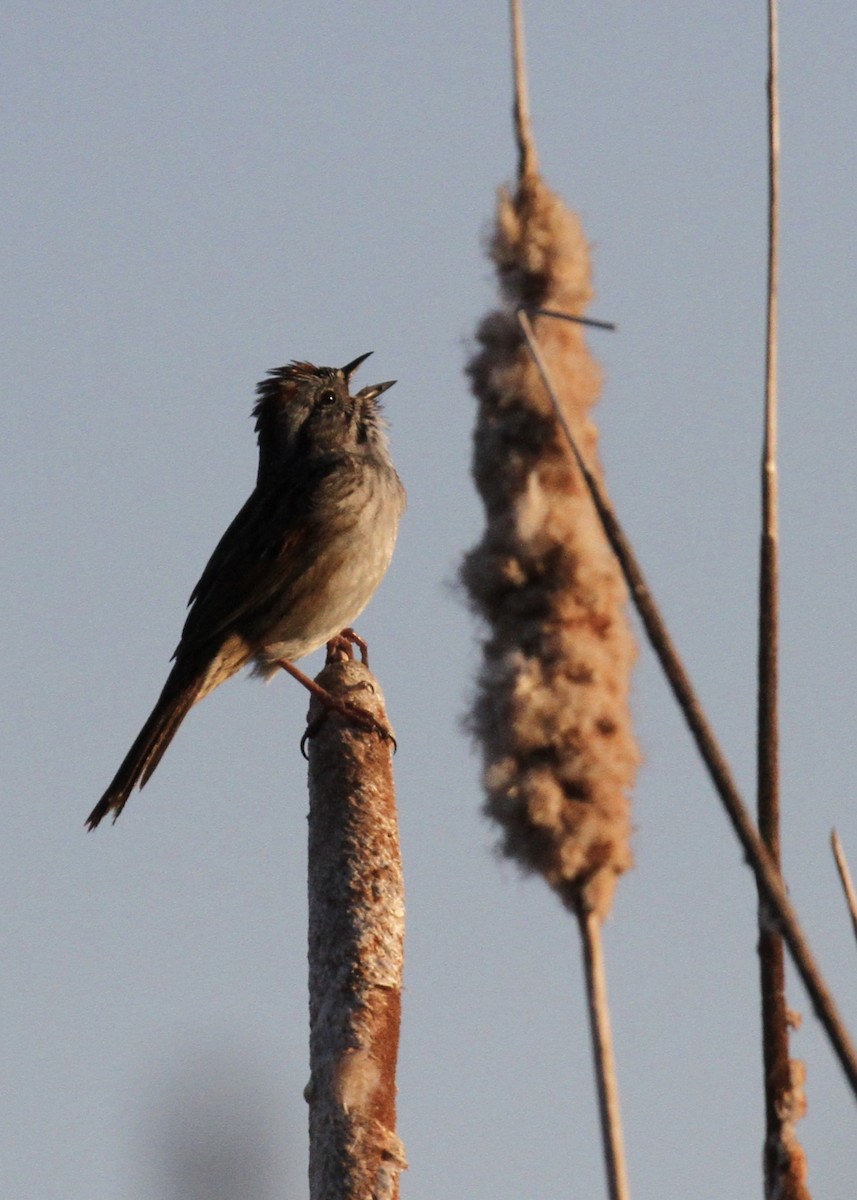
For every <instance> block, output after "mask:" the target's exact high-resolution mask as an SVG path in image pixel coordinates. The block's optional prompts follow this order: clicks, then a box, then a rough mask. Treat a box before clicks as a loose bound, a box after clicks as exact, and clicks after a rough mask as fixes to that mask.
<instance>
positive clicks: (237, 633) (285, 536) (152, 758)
mask: <svg viewBox="0 0 857 1200" xmlns="http://www.w3.org/2000/svg"><path fill="white" fill-rule="evenodd" d="M370 353H371V351H370ZM368 357H369V354H362V355H361V356H360V357H359V358H355V359H354V360H353V362H350V363H348V364H346V366H344V367H339V368H335V367H316V366H314V365H313V364H312V363H309V362H300V361H297V360H295V361H292V362H291V363H289V365H288V366H285V367H278V368H276V369H275V370H273V371H269V372H268V376H267V378H265V379H264V380H263V381H262V382H261V383H260V384H258V386H257V389H256V391H257V399H256V404H255V406H254V408H253V416H254V417H255V419H256V434H257V440H258V445H259V469H258V474H257V477H256V486H255V487H254V489H253V491H252V493H251V494H250V497H249V499H248V500H247V502H246V503H245V505H244V507H243V508H242V509H241V511H240V512H239V513H238V515H237V516H236V517H235V519H234V521H233V522H232V524H231V525H230V526H229V528H228V529H227V530H226V532H225V533H224V535H223V537H222V538H221V539H220V541H219V542H218V544H217V546H216V548H215V550H214V553H213V554H212V556H211V558H210V559H209V560H208V564H207V566H206V568H205V570H204V571H203V572H202V575H201V576H200V578H199V582H198V583H197V585H196V587H195V588H194V589H193V592H192V593H191V596H190V600H189V601H188V604H189V611H188V614H187V619H186V620H185V624H184V629H183V630H182V635H181V640H180V641H179V644H178V646H177V648H176V651H175V653H174V655H173V660H174V662H173V667H172V670H171V671H170V673H169V675H168V676H167V681H166V683H165V684H164V687H163V691H162V692H161V694H160V696H159V697H158V701H157V703H156V704H155V707H154V709H153V710H152V713H151V715H150V716H149V719H148V720H147V721H146V723H145V725H144V726H143V728H142V729H141V730H140V733H139V734H138V735H137V739H136V741H135V742H134V744H133V745H132V747H131V749H130V750H129V751H128V753H127V754H126V756H125V758H124V760H123V762H122V765H121V766H120V767H119V770H118V771H117V772H116V775H115V776H114V778H113V780H112V782H111V784H110V786H109V787H108V788H107V790H106V792H105V793H104V795H103V796H102V797H101V799H100V800H99V801H98V803H97V804H96V806H95V808H94V809H93V810H92V812H91V813H90V815H89V817H88V819H87V822H86V825H87V828H88V829H94V828H95V827H96V826H97V825H98V823H99V822H100V821H101V820H103V818H104V817H105V816H107V815H108V813H112V814H113V820H114V822H115V820H116V818H117V817H118V816H119V814H120V813H121V811H122V809H123V807H124V805H125V803H126V801H127V800H128V797H129V796H130V794H131V792H132V791H133V790H134V788H135V787H136V786H137V785H139V786H140V787H141V788H142V787H143V785H144V784H145V783H146V782H147V780H148V779H149V778H150V776H151V774H152V772H153V771H154V770H155V768H156V767H157V765H158V763H159V762H160V761H161V758H162V757H163V754H164V751H165V750H166V749H167V747H168V746H169V744H170V742H171V741H172V739H173V738H174V737H175V735H176V732H177V731H178V728H179V726H180V725H181V723H182V721H183V720H184V718H185V717H186V716H187V714H188V712H189V711H190V709H191V708H192V707H193V705H194V704H197V703H198V702H199V701H200V700H202V699H203V697H204V696H207V695H208V694H209V692H212V691H213V690H214V689H215V688H216V687H218V686H219V685H220V684H221V683H223V682H224V681H225V680H227V679H229V678H230V676H232V675H234V674H236V672H238V671H240V670H241V669H242V668H243V667H245V666H246V665H248V664H252V665H253V669H254V673H255V674H258V675H261V676H262V677H264V678H269V677H270V676H271V675H273V674H274V673H275V672H276V671H277V670H278V669H279V668H280V667H284V668H285V669H286V670H289V671H290V672H291V673H292V674H295V675H296V676H297V677H298V678H305V677H302V676H301V673H300V672H299V671H298V670H297V668H293V667H292V666H291V664H292V662H293V660H295V659H300V658H303V657H304V656H305V655H307V654H310V653H312V651H313V650H317V649H318V648H319V647H320V646H323V645H324V644H325V643H326V642H330V641H331V640H333V639H334V638H336V637H337V636H338V635H339V634H340V633H341V631H343V630H348V631H349V632H350V629H349V627H350V626H351V625H352V624H353V622H354V621H355V620H356V619H357V617H358V616H359V615H360V613H361V612H362V611H363V609H364V608H365V607H366V605H367V604H368V603H369V600H370V599H371V597H372V595H373V593H374V592H375V589H376V588H377V587H378V584H379V583H380V582H381V579H382V578H383V576H384V574H385V572H386V570H387V567H388V566H389V565H390V560H391V558H392V555H393V549H394V547H395V544H396V536H397V533H398V528H399V521H400V519H401V516H402V513H403V512H404V509H405V500H406V497H405V489H404V487H403V486H402V482H401V480H400V479H399V476H398V475H397V473H396V470H395V467H394V466H393V461H392V458H391V457H390V450H389V445H388V442H387V436H386V424H385V422H384V420H383V418H382V416H381V413H380V407H379V404H378V397H379V396H380V395H381V394H382V393H383V392H385V391H386V390H387V389H388V388H390V387H392V386H393V384H394V383H395V380H390V381H388V382H386V383H377V384H374V385H372V386H370V387H365V388H363V389H362V390H361V391H359V392H357V393H356V395H353V396H352V395H351V394H350V390H349V389H350V381H351V376H352V375H353V374H354V372H355V371H356V370H357V368H358V367H359V366H360V364H361V363H362V362H364V361H365V359H367V358H368Z"/></svg>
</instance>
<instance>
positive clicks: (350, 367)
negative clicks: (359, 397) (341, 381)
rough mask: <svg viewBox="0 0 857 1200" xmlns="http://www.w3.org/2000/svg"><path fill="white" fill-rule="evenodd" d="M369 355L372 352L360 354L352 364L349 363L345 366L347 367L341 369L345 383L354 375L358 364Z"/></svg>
mask: <svg viewBox="0 0 857 1200" xmlns="http://www.w3.org/2000/svg"><path fill="white" fill-rule="evenodd" d="M371 353H372V351H371V350H369V351H367V353H366V354H361V355H360V357H359V358H355V359H354V361H353V362H350V363H348V364H347V366H344V367H342V368H341V370H342V374H343V375H344V376H345V382H346V383H349V382H350V381H351V376H352V375H353V374H354V372H355V371H356V370H357V368H358V367H359V366H360V364H361V363H364V362H365V361H366V359H367V358H368V357H369V355H370V354H371Z"/></svg>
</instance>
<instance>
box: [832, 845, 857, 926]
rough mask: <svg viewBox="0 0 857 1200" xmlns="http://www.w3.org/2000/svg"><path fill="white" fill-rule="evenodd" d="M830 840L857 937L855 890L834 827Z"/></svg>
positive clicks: (856, 893)
mask: <svg viewBox="0 0 857 1200" xmlns="http://www.w3.org/2000/svg"><path fill="white" fill-rule="evenodd" d="M830 842H831V845H832V846H833V857H834V858H835V859H836V869H837V870H838V871H839V878H840V880H841V882H842V890H843V891H844V893H845V901H846V903H847V905H848V912H849V913H850V914H851V924H852V925H853V926H854V936H855V937H857V891H855V890H854V882H853V880H852V878H851V872H850V871H849V870H848V860H847V858H846V857H845V851H844V850H843V849H842V843H841V842H840V840H839V834H838V833H837V832H836V830H835V829H834V830H833V832H832V833H831V835H830Z"/></svg>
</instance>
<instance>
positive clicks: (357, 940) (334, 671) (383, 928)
mask: <svg viewBox="0 0 857 1200" xmlns="http://www.w3.org/2000/svg"><path fill="white" fill-rule="evenodd" d="M318 681H319V683H321V684H322V685H323V686H324V687H325V688H326V689H327V690H328V691H329V692H330V693H331V694H332V695H334V696H335V697H337V698H338V699H342V700H346V701H349V702H352V703H357V704H359V705H360V707H361V708H364V709H367V710H368V711H369V712H370V713H372V715H373V716H374V717H376V718H377V719H378V720H379V721H380V722H381V723H383V724H386V720H387V719H386V714H385V712H384V703H383V698H382V696H381V693H380V691H379V690H378V686H377V683H376V682H375V680H374V678H373V677H372V675H371V674H370V673H369V669H368V667H366V666H364V665H363V664H362V663H357V662H353V661H330V659H329V660H328V664H327V665H326V666H325V668H324V670H323V671H322V672H321V674H320V675H319V676H318ZM323 712H324V709H323V707H322V706H321V705H320V703H319V701H318V700H317V699H315V698H313V700H312V701H311V703H310V719H311V720H313V719H315V718H317V717H319V716H320V715H321V714H322V713H323ZM309 795H310V811H309V991H310V1071H311V1076H310V1083H309V1085H308V1087H307V1100H308V1103H309V1111H310V1121H309V1124H310V1196H311V1200H398V1196H399V1176H400V1174H401V1172H402V1170H403V1169H404V1168H405V1166H406V1165H407V1164H406V1162H405V1156H404V1150H403V1147H402V1144H401V1142H400V1141H399V1139H398V1137H397V1135H396V1059H397V1054H398V1044H399V1022H400V1014H401V991H402V966H403V953H404V889H403V880H402V864H401V855H400V850H399V836H398V822H397V816H396V802H395V792H394V788H393V769H392V746H391V743H390V742H388V741H382V740H381V739H380V738H379V736H378V735H377V734H376V733H367V732H364V731H361V730H359V729H357V728H355V727H354V726H353V725H349V724H348V722H347V720H346V719H344V718H342V717H341V716H339V715H338V714H336V713H333V712H330V713H328V715H327V717H326V718H325V719H324V722H323V724H322V726H321V728H320V730H319V731H318V732H317V733H316V734H315V736H314V737H312V739H311V740H310V743H309Z"/></svg>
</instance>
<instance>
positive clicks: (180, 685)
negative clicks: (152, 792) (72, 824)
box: [86, 663, 210, 829]
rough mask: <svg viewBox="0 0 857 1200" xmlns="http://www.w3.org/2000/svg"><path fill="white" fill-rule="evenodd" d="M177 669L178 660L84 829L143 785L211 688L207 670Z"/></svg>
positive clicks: (115, 809) (118, 810)
mask: <svg viewBox="0 0 857 1200" xmlns="http://www.w3.org/2000/svg"><path fill="white" fill-rule="evenodd" d="M179 671H180V667H179V664H178V663H177V664H176V666H175V667H174V668H173V670H172V671H171V672H170V675H169V678H168V679H167V682H166V684H165V685H164V690H163V691H162V692H161V695H160V697H159V698H158V702H157V704H156V705H155V707H154V708H153V710H152V713H151V716H150V717H149V719H148V721H147V722H146V724H145V725H144V726H143V728H142V729H141V730H140V732H139V734H138V735H137V740H136V741H135V742H134V745H133V746H132V747H131V749H130V750H129V751H128V753H127V754H126V755H125V758H124V760H123V762H122V766H121V767H120V768H119V770H118V771H117V772H116V774H115V776H114V778H113V782H112V783H111V784H110V787H109V788H108V789H107V791H106V792H105V793H104V795H103V796H102V797H101V799H100V800H99V801H98V803H97V804H96V806H95V808H94V809H93V810H92V812H91V813H90V814H89V817H88V818H87V821H86V827H87V829H94V828H95V827H96V825H97V824H98V823H99V821H101V820H102V819H103V818H104V817H106V816H107V814H108V813H109V812H111V811H112V812H113V820H114V821H115V820H116V818H117V817H118V816H119V814H120V813H121V811H122V809H123V808H124V807H125V802H126V801H127V799H128V797H129V796H130V795H131V792H132V791H133V790H134V788H135V787H136V786H137V784H138V783H139V785H140V787H142V786H143V785H144V784H145V782H146V780H147V779H148V778H149V776H150V775H151V774H152V772H153V771H154V769H155V767H156V766H157V765H158V763H159V762H160V761H161V758H162V757H163V755H164V751H165V750H166V748H167V746H169V744H170V742H171V741H172V740H173V738H174V737H175V735H176V733H177V732H178V728H179V725H181V723H182V721H183V720H184V719H185V717H186V716H187V714H188V713H189V712H190V710H191V708H192V707H193V705H194V704H195V703H196V701H197V700H201V699H202V697H203V696H204V695H205V694H206V692H207V691H209V690H210V689H209V688H206V686H205V685H206V683H207V678H206V677H207V675H208V672H207V671H206V670H203V671H201V672H196V673H194V674H192V675H191V676H190V677H188V676H187V674H186V672H185V671H181V676H184V678H182V677H181V676H180V675H179Z"/></svg>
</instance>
